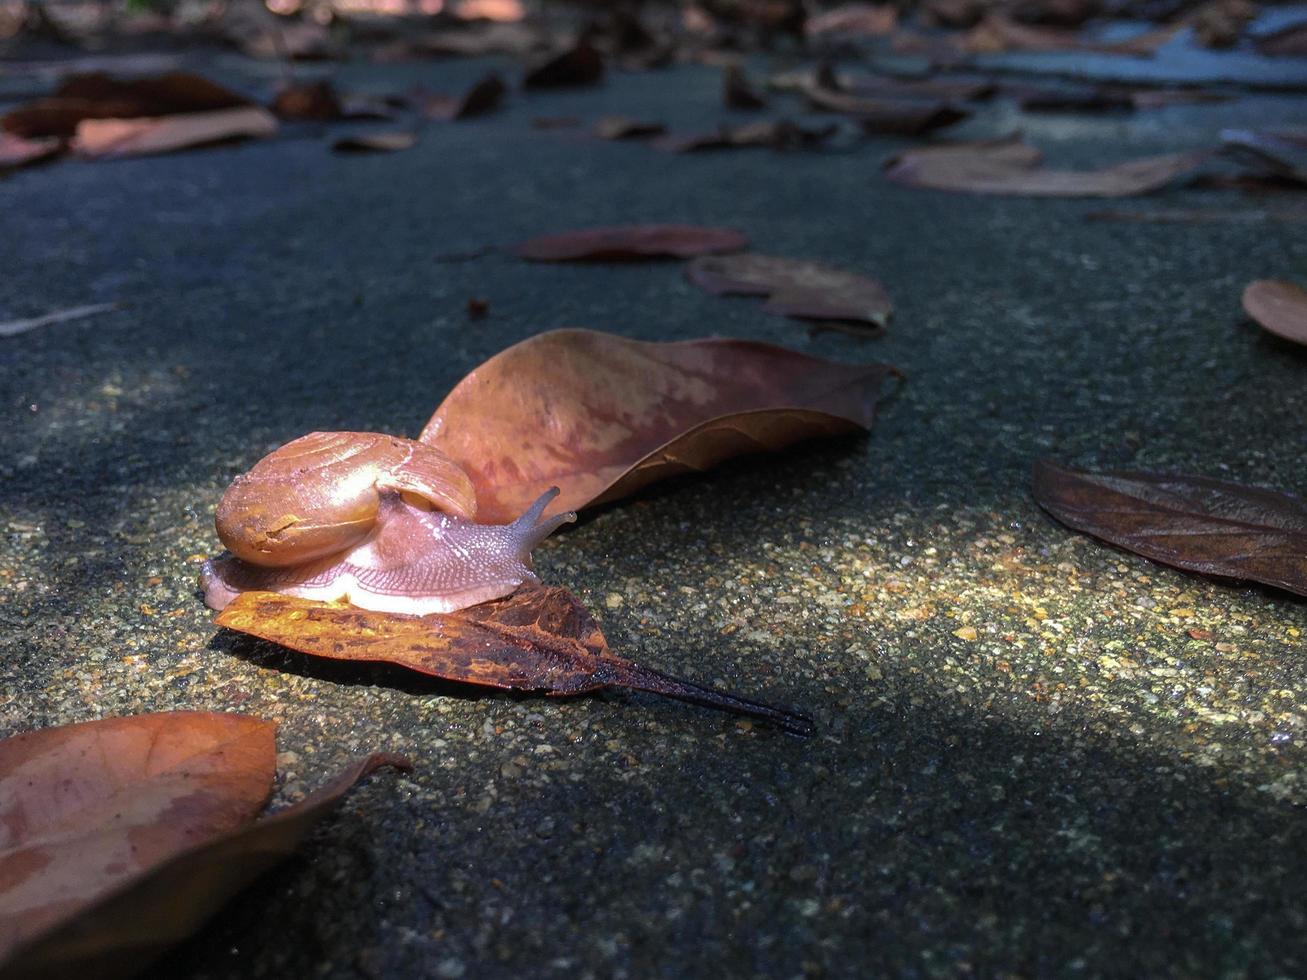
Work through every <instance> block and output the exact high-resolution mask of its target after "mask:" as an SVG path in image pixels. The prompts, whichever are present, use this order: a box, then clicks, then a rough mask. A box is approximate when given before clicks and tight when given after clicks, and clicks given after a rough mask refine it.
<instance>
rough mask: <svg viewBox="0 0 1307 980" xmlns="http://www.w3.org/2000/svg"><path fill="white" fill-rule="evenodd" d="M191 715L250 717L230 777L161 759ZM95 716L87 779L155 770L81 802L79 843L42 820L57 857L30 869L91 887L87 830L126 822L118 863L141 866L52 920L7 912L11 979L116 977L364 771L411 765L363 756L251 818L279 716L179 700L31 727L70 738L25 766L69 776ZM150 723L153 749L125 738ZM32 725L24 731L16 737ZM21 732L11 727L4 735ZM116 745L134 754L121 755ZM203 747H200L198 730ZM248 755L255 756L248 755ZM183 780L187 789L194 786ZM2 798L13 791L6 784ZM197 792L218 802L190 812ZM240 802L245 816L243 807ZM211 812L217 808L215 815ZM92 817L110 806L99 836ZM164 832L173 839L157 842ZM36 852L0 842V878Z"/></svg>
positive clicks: (189, 725) (258, 866) (295, 836)
mask: <svg viewBox="0 0 1307 980" xmlns="http://www.w3.org/2000/svg"><path fill="white" fill-rule="evenodd" d="M196 718H199V719H214V720H215V721H214V722H212V724H217V723H219V722H224V723H226V724H227V725H230V726H242V725H243V726H247V727H249V728H250V736H249V737H248V738H246V739H243V740H241V741H240V742H233V744H232V745H231V746H230V747H228V748H227V749H226V754H227V756H228V758H227V759H226V760H223V761H224V765H227V764H229V763H231V762H232V761H233V760H232V758H231V756H232V755H233V750H238V749H242V745H243V744H244V747H245V748H248V749H253V750H254V751H252V752H244V751H242V752H239V753H237V757H236V759H235V760H234V761H235V762H236V763H238V764H237V765H235V766H230V765H228V768H227V769H226V770H225V771H226V772H227V777H228V778H227V779H226V780H222V779H215V778H212V777H213V776H215V775H217V773H206V772H205V771H204V769H203V766H204V764H205V763H206V761H207V760H206V757H205V755H204V754H197V756H196V758H195V759H194V760H189V761H182V762H181V763H180V764H179V766H174V767H173V769H172V771H170V770H169V769H168V768H166V767H165V766H164V765H161V764H160V762H161V759H166V756H163V755H161V754H160V750H159V749H160V746H162V747H163V748H164V749H172V748H173V743H176V742H183V743H184V742H185V740H187V739H193V738H195V735H194V734H193V732H189V731H188V730H187V729H195V728H196V727H197V725H196V723H195V722H194V721H193V720H192V719H196ZM97 726H105V727H106V728H107V729H108V730H109V731H110V735H111V738H110V739H108V740H106V741H104V742H103V743H102V745H101V746H98V747H95V746H93V747H92V751H93V752H94V753H95V755H94V757H93V758H90V757H89V755H90V754H89V753H88V754H87V755H86V756H83V761H85V762H89V763H90V766H89V767H85V766H84V767H83V768H89V769H91V770H99V771H98V772H96V773H94V774H93V780H92V781H95V780H96V779H98V780H99V781H104V779H105V777H106V775H108V774H109V773H112V772H115V771H118V770H121V769H123V768H128V769H131V768H139V767H145V768H146V769H147V770H148V773H149V774H150V778H149V781H148V782H147V783H145V784H143V785H142V784H139V783H137V782H135V781H134V780H133V781H129V782H127V783H124V784H123V785H122V786H121V787H118V788H117V789H118V790H119V791H118V792H115V794H114V795H113V797H112V801H110V800H109V798H108V797H106V798H104V799H103V800H101V801H99V802H98V803H96V804H93V805H92V806H91V807H89V808H86V809H84V810H83V813H82V814H81V815H79V817H78V821H79V824H78V825H79V827H81V828H83V830H84V831H85V833H84V834H82V835H80V836H75V837H73V838H71V840H72V848H73V849H72V850H71V851H69V852H67V853H63V851H64V848H65V847H66V846H68V845H67V843H66V841H67V840H68V839H67V838H65V837H62V836H59V835H58V833H57V832H55V831H54V830H53V828H51V829H49V830H47V831H46V836H49V837H51V838H52V843H51V845H50V848H51V850H50V853H52V854H53V855H54V857H55V863H53V864H50V865H46V866H44V867H42V868H41V869H39V870H37V871H36V872H35V876H36V877H37V878H38V879H39V880H40V881H46V882H47V883H54V884H63V885H67V886H68V887H70V888H72V889H74V890H78V889H85V888H86V887H87V884H88V878H90V877H93V876H94V874H95V872H96V871H97V870H101V866H100V865H98V864H95V863H87V862H84V861H80V860H79V856H80V857H82V858H87V859H89V861H90V862H94V861H97V860H100V858H99V857H97V856H96V855H98V854H99V853H100V852H99V851H94V852H93V853H91V852H88V851H87V850H86V848H85V847H83V842H84V841H85V842H92V844H93V845H94V846H98V845H99V844H102V843H106V842H110V841H112V840H114V839H115V838H118V837H121V836H122V835H123V833H124V832H125V831H126V832H129V833H130V837H129V838H128V839H127V840H125V843H126V846H128V847H130V848H131V851H130V854H131V856H130V858H129V859H127V860H125V861H124V862H122V863H124V864H127V865H130V866H131V867H132V868H133V869H135V868H139V869H140V870H139V873H135V872H134V871H132V872H129V873H127V874H126V875H125V876H124V877H123V878H122V879H121V880H120V881H118V882H116V883H114V884H113V885H112V886H111V887H109V888H108V890H97V891H94V892H92V891H90V890H85V891H80V892H79V894H80V896H81V898H82V899H83V901H81V902H80V903H79V904H78V906H77V907H76V908H75V909H74V910H71V911H69V912H67V913H66V914H65V915H63V916H61V917H60V918H59V919H58V920H57V921H49V922H47V923H46V924H45V925H44V926H42V928H41V929H40V931H39V932H30V931H27V930H25V929H23V928H22V925H23V922H25V921H26V920H22V921H20V920H14V921H10V920H9V919H8V917H7V918H6V920H5V921H4V922H3V923H0V972H3V974H4V976H5V978H6V980H19V978H23V980H28V978H30V980H36V978H49V977H72V976H87V977H98V978H111V977H125V976H129V975H131V974H133V973H136V972H137V971H138V970H140V969H141V968H142V967H144V966H145V965H146V964H148V963H149V962H150V961H151V960H153V959H155V958H156V957H157V956H158V955H159V954H161V953H162V952H164V951H165V950H166V949H168V948H169V947H170V946H173V945H175V944H176V943H178V942H180V941H181V940H183V939H185V938H186V937H188V936H190V935H191V934H192V933H194V932H195V931H196V930H197V929H199V927H200V926H201V925H203V924H204V922H205V921H206V920H207V919H208V918H210V917H211V916H212V915H213V914H214V913H215V912H216V911H217V910H218V909H219V908H221V907H222V905H223V904H225V903H226V901H227V900H228V899H229V898H231V896H233V895H234V894H236V893H237V892H238V891H240V890H241V889H242V888H244V887H245V886H246V885H248V884H250V883H251V882H253V881H254V880H255V879H256V878H257V877H259V876H260V875H261V874H263V873H264V872H265V871H267V870H268V869H269V868H270V867H272V866H273V865H274V864H276V863H278V862H280V861H281V860H283V859H284V858H286V857H287V856H289V855H290V854H291V853H292V852H293V851H294V850H295V849H296V848H297V847H298V846H299V844H300V842H301V841H302V840H303V838H304V836H305V835H306V834H307V833H308V831H309V830H310V829H311V828H312V827H313V826H314V824H316V823H317V822H318V821H319V820H320V819H321V818H322V817H324V816H326V815H327V814H328V813H329V812H330V811H331V810H332V809H334V807H335V806H336V804H337V803H338V802H339V801H340V799H341V798H342V797H343V796H344V794H345V793H346V792H347V791H348V790H349V789H350V788H351V787H352V786H353V785H354V784H355V783H357V782H358V781H359V780H360V779H362V778H363V777H364V776H366V775H367V774H368V773H370V772H372V771H374V770H375V769H377V768H378V767H380V766H395V767H397V768H401V769H407V768H410V765H409V763H408V761H407V760H406V759H403V758H401V757H399V756H393V755H387V754H375V755H371V756H368V757H366V758H363V759H360V760H358V761H357V762H355V763H354V764H352V765H351V766H350V767H349V768H348V769H346V770H345V771H344V772H342V773H341V774H340V775H339V776H337V777H336V778H335V779H333V780H332V781H331V782H329V783H328V784H327V785H325V786H323V787H322V788H321V789H319V790H317V791H316V792H314V793H312V794H310V795H309V796H307V797H305V798H304V799H303V800H301V801H300V802H299V803H296V804H294V805H293V806H290V807H287V808H286V809H284V810H281V811H279V812H277V813H275V814H273V815H271V816H269V817H266V818H265V819H263V820H258V821H253V816H254V814H255V813H256V812H257V811H258V809H259V808H260V807H261V805H262V802H263V800H264V799H265V798H266V796H267V794H268V792H269V790H270V789H271V783H272V768H273V763H274V747H273V743H272V732H273V729H274V727H275V726H274V725H273V723H271V722H264V721H261V720H259V719H255V718H244V717H242V716H240V715H221V714H209V713H202V712H178V713H174V714H160V715H144V716H139V717H137V718H116V719H108V720H106V721H101V722H91V723H89V724H88V725H74V726H67V727H65V728H60V729H52V730H49V731H48V732H34V733H32V735H35V736H44V737H45V738H44V739H43V741H45V742H46V745H47V747H48V745H49V742H50V741H59V740H63V739H66V740H67V741H68V742H69V743H70V744H69V746H68V747H56V749H55V752H53V753H50V754H49V755H48V758H47V759H46V760H39V759H33V758H32V757H31V756H30V755H29V756H28V757H27V758H26V760H25V761H24V763H23V769H22V771H23V772H28V771H29V770H30V769H31V768H32V766H33V765H34V764H35V763H37V762H42V761H44V762H45V764H46V767H49V766H53V767H56V768H45V767H43V768H45V771H43V772H42V773H41V774H40V778H41V782H42V783H43V784H44V785H47V786H48V785H50V784H52V783H54V784H62V783H63V782H64V781H65V779H66V777H67V771H68V770H67V769H66V765H67V763H66V762H64V757H66V756H69V755H74V756H75V755H76V754H77V751H78V748H79V745H78V743H79V742H80V743H85V742H87V741H88V738H87V732H85V731H83V730H86V729H91V728H94V727H97ZM152 726H157V727H158V729H159V732H160V733H159V737H158V739H157V740H156V741H155V742H154V747H153V749H152V750H151V749H150V747H149V746H147V747H146V751H147V753H148V758H142V757H141V755H140V746H139V739H136V740H131V739H124V738H123V737H122V736H123V732H124V730H129V729H133V728H145V729H147V730H148V729H149V728H150V727H152ZM65 733H67V734H65ZM29 737H30V736H18V739H26V738H29ZM14 741H16V739H10V740H9V742H14ZM5 744H6V743H0V754H2V753H3V752H4V747H5ZM120 748H123V749H125V750H127V751H128V753H129V754H128V755H127V756H125V757H122V758H120V757H119V756H118V752H119V750H120ZM198 748H199V750H200V751H201V752H203V751H204V748H205V747H204V744H203V742H200V743H199V746H198ZM219 751H222V750H221V749H220V750H219ZM242 756H248V758H245V759H244V760H242ZM255 757H257V758H255ZM196 762H198V763H199V765H200V766H201V767H202V768H201V769H200V772H199V775H200V776H201V780H200V781H199V782H197V781H195V780H194V779H192V780H180V782H181V783H184V785H181V786H179V791H181V792H180V793H179V795H178V799H177V802H176V803H175V804H174V806H173V808H172V809H165V808H164V806H163V804H164V803H165V802H166V799H167V795H166V794H165V793H162V792H160V791H159V786H160V785H162V784H164V783H173V784H176V783H178V782H179V779H178V775H177V771H178V770H179V769H181V767H183V766H190V767H191V768H194V766H195V765H196ZM75 764H76V765H81V763H76V762H75ZM106 765H107V766H109V767H110V768H109V769H107V770H106V769H104V768H103V767H105V766H106ZM7 770H8V766H7V765H5V764H4V763H3V761H0V779H3V778H4V776H6V775H7ZM74 771H76V770H74ZM183 771H184V770H183ZM233 781H234V783H235V785H236V786H238V787H239V788H240V789H241V792H240V794H239V798H238V797H229V796H228V794H229V793H230V791H231V789H232V786H231V785H229V784H231V783H232V782H233ZM58 790H59V792H58V795H61V796H63V797H64V798H65V799H67V798H70V794H67V793H66V791H65V790H64V788H63V787H62V785H60V786H59V787H58ZM186 791H189V796H188V795H187V793H186ZM23 792H24V794H26V796H27V798H28V799H30V797H31V794H30V787H25V788H24V790H23ZM5 799H6V802H8V796H7V795H6V797H5ZM14 799H17V800H19V803H20V805H21V804H22V802H23V801H22V799H21V798H20V797H18V796H15V797H14ZM151 803H155V804H157V806H156V811H155V813H154V816H155V817H156V819H155V821H154V822H152V823H150V824H148V825H139V826H135V827H125V826H124V820H123V814H127V815H128V818H129V821H130V819H131V815H132V814H138V815H141V814H145V813H146V811H148V809H149V805H150V804H151ZM194 803H198V804H199V806H200V807H201V808H203V807H213V808H214V809H213V810H212V811H211V813H210V817H209V819H202V820H196V819H194V814H193V813H192V812H191V811H192V810H194V809H195V807H194V806H193V804H194ZM178 804H184V805H185V810H183V811H181V812H178V811H177V809H176V807H177V805H178ZM237 810H239V812H240V816H239V819H236V811H237ZM215 815H216V816H217V817H221V818H222V819H215V818H214V817H215ZM95 818H105V819H104V820H103V823H102V824H101V827H100V832H99V836H98V838H97V836H96V832H95V829H94V828H93V827H92V826H91V823H90V821H91V820H92V819H95ZM160 841H162V842H164V843H166V844H167V845H168V846H167V847H166V848H160V846H159V842H160ZM0 846H3V845H2V844H0ZM146 851H148V852H149V855H147V854H146V853H145V852H146ZM30 853H31V851H30V849H21V850H17V851H5V852H3V853H0V882H6V883H7V879H8V877H9V874H8V873H11V872H13V871H15V870H16V868H19V867H21V864H22V862H23V861H24V860H25V858H24V855H26V854H30ZM106 856H107V855H106ZM115 867H117V865H116V864H107V865H105V866H104V867H103V869H102V872H101V873H102V874H103V873H104V872H108V871H110V870H111V869H113V868H115ZM60 868H62V869H66V870H67V871H69V872H70V875H71V876H70V877H69V878H67V879H65V880H63V881H62V882H50V879H52V877H54V875H56V874H57V873H58V870H59V869H60ZM29 880H30V879H29ZM19 888H20V889H21V883H20V885H19ZM9 895H10V892H8V891H6V892H5V893H0V903H4V902H6V901H7V900H8V898H9ZM15 928H18V929H19V930H20V932H21V935H20V936H18V937H17V942H13V943H11V942H10V940H11V938H12V936H13V933H12V930H13V929H15Z"/></svg>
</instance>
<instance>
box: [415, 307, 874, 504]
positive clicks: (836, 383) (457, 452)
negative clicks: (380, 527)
mask: <svg viewBox="0 0 1307 980" xmlns="http://www.w3.org/2000/svg"><path fill="white" fill-rule="evenodd" d="M893 370H894V369H893V368H891V367H889V366H888V365H885V364H863V365H848V364H837V363H834V362H832V361H823V360H821V359H819V358H815V357H808V356H807V355H805V354H800V353H797V352H795V351H790V350H786V349H785V348H783V347H774V346H772V345H770V344H760V343H754V342H752V341H745V340H693V341H682V342H679V343H662V344H659V343H646V342H643V341H638V340H627V339H626V338H624V337H617V336H614V335H612V334H605V333H598V332H595V331H591V330H554V331H550V332H549V333H544V334H540V335H538V336H535V337H531V338H529V339H528V340H524V341H522V342H521V343H519V344H515V345H514V346H512V347H510V348H508V349H507V350H505V351H502V352H500V353H499V354H496V355H495V356H494V357H492V358H490V360H488V361H486V362H485V363H484V364H482V365H481V366H480V367H478V368H477V369H476V370H474V371H473V372H472V373H471V374H469V375H468V376H467V377H465V378H464V379H463V380H462V381H460V382H459V383H458V385H457V386H456V387H455V388H454V390H453V391H451V392H450V393H449V395H448V396H447V397H446V398H445V400H444V401H443V402H442V403H441V405H440V407H439V408H438V409H436V412H435V414H434V415H433V416H432V417H431V420H430V421H429V422H428V423H427V425H426V428H424V429H423V430H422V434H421V435H420V436H419V439H420V440H421V441H422V442H426V443H430V444H431V445H433V446H436V447H437V448H438V449H441V450H442V451H444V452H445V453H446V454H447V455H449V456H450V457H451V458H453V459H454V460H455V461H456V462H457V463H459V464H460V465H461V466H462V467H463V468H464V469H465V470H466V471H467V474H468V476H469V477H470V478H471V480H472V484H473V486H474V487H475V488H476V494H477V514H478V520H481V521H485V522H491V523H493V522H507V521H510V520H512V519H513V518H514V517H516V516H517V515H518V514H520V513H522V511H523V510H524V509H525V508H526V506H527V505H529V504H530V502H531V501H533V500H534V499H535V498H536V497H537V496H539V494H540V493H541V492H543V491H544V490H545V489H547V488H548V487H550V486H558V487H560V488H561V489H562V493H561V494H560V496H559V497H558V498H557V499H556V500H554V502H553V503H552V504H551V505H550V507H549V508H548V509H547V510H546V512H545V513H547V514H552V513H561V512H563V511H567V510H579V509H581V508H584V507H589V506H595V505H597V504H601V503H605V502H607V501H610V500H617V499H620V498H621V497H625V496H628V495H630V494H632V493H634V492H635V491H636V490H638V489H640V488H641V487H644V486H647V485H648V484H650V483H653V482H655V481H657V480H661V479H666V478H668V477H672V476H677V475H680V474H684V473H692V472H698V471H702V470H706V469H708V468H709V467H711V466H713V465H714V464H716V463H718V462H720V461H722V460H724V459H729V458H731V457H733V456H740V455H744V454H746V453H754V452H760V451H763V450H773V451H775V450H779V449H784V448H785V447H786V446H789V445H792V444H793V443H796V442H799V441H801V440H804V439H812V438H819V437H822V436H830V435H835V434H839V433H847V432H853V431H856V430H858V429H869V428H870V427H871V423H872V420H873V419H874V418H875V412H876V401H877V399H878V398H879V395H880V389H881V386H882V384H883V383H884V380H885V378H886V376H887V375H888V374H890V373H892V372H893Z"/></svg>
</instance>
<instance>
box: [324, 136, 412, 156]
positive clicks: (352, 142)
mask: <svg viewBox="0 0 1307 980" xmlns="http://www.w3.org/2000/svg"><path fill="white" fill-rule="evenodd" d="M417 141H418V138H417V134H415V133H406V132H387V133H355V134H353V135H350V136H342V137H341V138H340V139H338V140H336V142H334V143H332V144H331V148H332V149H333V150H335V151H336V152H337V153H397V152H398V151H400V150H407V149H409V148H410V147H412V146H413V145H414V144H415V143H417Z"/></svg>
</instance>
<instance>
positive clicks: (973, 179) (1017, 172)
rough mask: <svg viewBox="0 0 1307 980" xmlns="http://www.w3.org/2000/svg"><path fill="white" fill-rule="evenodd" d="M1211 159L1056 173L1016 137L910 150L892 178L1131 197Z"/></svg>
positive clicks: (1019, 192)
mask: <svg viewBox="0 0 1307 980" xmlns="http://www.w3.org/2000/svg"><path fill="white" fill-rule="evenodd" d="M1209 156H1211V154H1210V153H1209V152H1208V151H1206V150H1201V151H1197V152H1193V153H1166V154H1162V155H1161V156H1151V157H1143V158H1140V159H1138V160H1131V161H1129V162H1127V163H1121V164H1117V165H1116V166H1112V167H1104V168H1102V169H1099V170H1052V169H1046V168H1041V167H1040V166H1039V163H1040V161H1041V159H1042V154H1041V153H1040V152H1039V150H1037V149H1035V147H1033V146H1028V145H1026V144H1025V143H1022V142H1021V141H1020V140H1019V139H1018V138H1015V137H1013V138H1010V139H1003V140H984V141H980V142H975V143H954V144H948V145H944V146H928V147H921V148H918V149H914V150H907V151H905V152H903V153H900V154H898V155H897V156H896V157H894V158H892V159H891V160H890V162H889V165H888V168H887V170H886V176H888V177H889V179H890V180H893V181H895V182H897V183H900V184H907V185H908V186H909V187H921V188H932V189H935V190H946V191H967V192H970V193H974V194H1004V195H1013V196H1025V197H1127V196H1130V195H1133V194H1146V193H1148V192H1150V191H1155V190H1158V189H1160V188H1162V187H1165V186H1166V185H1167V184H1169V183H1171V181H1173V180H1175V179H1176V178H1178V177H1181V176H1183V175H1185V174H1188V173H1190V172H1192V171H1193V170H1195V169H1196V168H1197V167H1198V166H1199V164H1201V163H1202V162H1203V161H1205V160H1206V159H1208V157H1209Z"/></svg>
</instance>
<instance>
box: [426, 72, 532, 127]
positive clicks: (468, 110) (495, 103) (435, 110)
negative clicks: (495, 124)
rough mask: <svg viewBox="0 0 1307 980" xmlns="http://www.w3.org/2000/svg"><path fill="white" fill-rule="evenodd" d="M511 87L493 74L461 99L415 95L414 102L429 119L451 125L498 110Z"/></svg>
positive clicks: (459, 97)
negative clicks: (459, 120)
mask: <svg viewBox="0 0 1307 980" xmlns="http://www.w3.org/2000/svg"><path fill="white" fill-rule="evenodd" d="M507 92H508V87H507V86H506V85H505V84H504V83H503V80H502V79H500V77H499V76H498V75H496V74H495V73H494V72H491V73H490V74H489V75H486V76H485V77H484V78H482V79H481V81H479V82H477V83H476V84H475V85H473V86H472V87H471V88H470V89H468V90H467V91H466V92H464V93H463V94H462V95H460V96H453V95H431V94H428V93H425V92H420V91H419V92H415V93H414V95H413V100H414V102H415V103H416V104H417V107H418V109H419V111H421V113H422V114H423V115H424V116H426V117H427V118H428V119H438V120H441V121H444V122H451V121H453V120H455V119H471V118H473V117H474V116H484V115H486V114H487V113H490V112H494V111H495V110H496V109H498V108H499V105H500V103H501V102H502V101H503V99H504V95H505V94H506V93H507Z"/></svg>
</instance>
